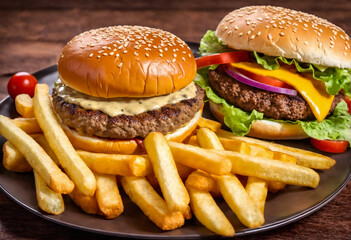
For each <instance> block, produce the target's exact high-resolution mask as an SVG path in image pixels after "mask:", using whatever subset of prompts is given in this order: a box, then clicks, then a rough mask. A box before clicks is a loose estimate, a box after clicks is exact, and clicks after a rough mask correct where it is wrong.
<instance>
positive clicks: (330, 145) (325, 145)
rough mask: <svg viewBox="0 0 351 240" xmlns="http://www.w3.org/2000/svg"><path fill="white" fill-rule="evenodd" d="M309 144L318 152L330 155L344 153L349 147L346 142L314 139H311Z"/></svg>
mask: <svg viewBox="0 0 351 240" xmlns="http://www.w3.org/2000/svg"><path fill="white" fill-rule="evenodd" d="M311 144H312V145H313V146H314V147H315V148H317V149H319V150H322V151H324V152H330V153H342V152H345V151H346V149H347V147H348V145H349V143H348V141H336V140H327V139H325V140H318V139H315V138H311Z"/></svg>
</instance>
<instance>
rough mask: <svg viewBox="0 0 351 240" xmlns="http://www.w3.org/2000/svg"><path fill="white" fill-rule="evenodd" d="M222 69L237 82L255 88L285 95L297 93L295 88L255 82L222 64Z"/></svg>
mask: <svg viewBox="0 0 351 240" xmlns="http://www.w3.org/2000/svg"><path fill="white" fill-rule="evenodd" d="M224 70H225V72H226V73H227V74H228V75H229V76H231V77H233V78H235V79H236V80H238V81H239V82H242V83H244V84H246V85H249V86H251V87H255V88H260V89H263V90H266V91H270V92H276V93H281V94H287V95H293V96H296V95H297V91H296V90H295V89H289V88H281V87H274V86H271V85H267V84H264V83H261V82H257V81H255V80H253V79H251V78H249V77H246V76H245V75H243V74H241V73H239V72H238V71H236V70H235V69H233V68H231V67H229V66H227V65H225V66H224Z"/></svg>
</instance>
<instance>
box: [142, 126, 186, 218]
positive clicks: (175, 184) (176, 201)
mask: <svg viewBox="0 0 351 240" xmlns="http://www.w3.org/2000/svg"><path fill="white" fill-rule="evenodd" d="M144 146H145V149H146V152H147V153H148V155H149V158H150V161H151V163H152V167H153V170H154V173H155V176H156V178H157V180H158V183H159V185H160V188H161V191H162V193H163V197H164V199H165V201H166V203H167V206H168V207H169V209H170V210H171V211H172V212H175V211H180V212H182V213H183V212H185V210H186V208H187V206H188V205H189V202H190V198H189V194H188V192H187V191H186V188H185V186H184V184H183V182H182V180H181V178H180V177H179V174H178V171H177V167H176V165H175V162H174V159H173V156H172V153H171V150H170V149H169V146H168V143H167V140H166V138H165V137H164V136H163V134H161V133H156V132H152V133H149V134H148V135H147V136H146V138H145V141H144Z"/></svg>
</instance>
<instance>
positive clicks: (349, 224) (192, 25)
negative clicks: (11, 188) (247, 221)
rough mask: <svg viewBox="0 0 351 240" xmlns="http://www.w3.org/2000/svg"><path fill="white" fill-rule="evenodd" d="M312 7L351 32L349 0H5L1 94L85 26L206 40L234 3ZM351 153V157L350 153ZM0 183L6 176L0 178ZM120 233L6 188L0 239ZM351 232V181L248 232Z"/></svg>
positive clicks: (321, 235) (287, 235) (339, 235)
mask: <svg viewBox="0 0 351 240" xmlns="http://www.w3.org/2000/svg"><path fill="white" fill-rule="evenodd" d="M262 3H265V4H270V5H277V6H283V7H288V8H292V9H296V10H301V11H305V12H308V13H312V14H315V15H317V16H320V17H323V18H326V19H328V20H329V21H331V22H333V23H335V24H337V25H338V26H340V27H341V28H343V29H344V30H345V31H346V33H347V34H348V35H351V24H350V23H351V2H350V1H349V0H340V1H331V0H319V1H309V0H295V1H284V2H283V1H249V0H236V1H225V0H216V1H208V0H196V1H185V0H184V1H183V0H178V1H168V0H155V1H142V0H134V1H128V0H124V1H108V0H100V1H84V0H79V1H70V0H62V1H59V0H56V1H44V0H41V1H26V0H20V1H10V0H2V1H0V100H1V99H3V98H5V97H6V96H7V91H6V84H7V81H8V79H9V78H10V76H11V75H12V74H13V73H15V72H18V71H27V72H31V73H33V72H36V71H38V70H40V69H43V68H46V67H49V66H52V65H54V64H55V63H56V61H57V57H58V55H59V53H60V51H61V49H62V48H63V47H64V45H65V44H66V42H67V41H69V40H70V39H71V38H72V37H74V36H75V35H77V34H78V33H81V32H83V31H85V30H89V29H92V28H97V27H103V26H109V25H121V24H128V25H144V26H150V27H157V28H161V29H164V30H168V31H170V32H173V33H174V34H176V35H177V36H179V37H181V38H182V39H184V40H186V41H194V42H199V40H200V39H201V37H202V35H203V34H204V33H205V31H206V30H207V29H215V28H216V26H217V24H218V22H219V21H220V20H221V19H222V18H223V17H224V16H225V15H226V14H227V13H228V12H230V11H232V10H234V9H236V8H239V7H242V6H246V5H257V4H262ZM350 160H351V159H350ZM0 184H1V183H0ZM77 238H79V239H117V238H114V237H106V236H102V235H97V234H92V233H88V232H83V231H79V230H74V229H70V228H66V227H63V226H60V225H57V224H54V223H51V222H49V221H46V220H43V219H41V218H40V217H37V216H35V215H33V214H32V213H30V212H28V211H27V210H24V209H23V208H22V207H20V206H19V205H17V204H16V203H14V202H13V201H12V200H10V199H9V198H8V197H7V196H6V195H5V194H4V193H2V192H1V193H0V239H77ZM256 238H259V239H351V182H349V183H348V184H347V186H346V187H345V188H344V189H343V191H342V192H341V193H340V194H339V195H338V196H337V197H335V199H333V200H332V201H331V202H330V203H328V204H327V205H326V206H324V207H323V208H321V209H320V210H318V211H317V212H315V213H314V214H312V215H310V216H308V217H306V218H304V219H302V220H300V221H298V222H295V223H292V224H290V225H287V226H285V227H282V228H279V229H277V230H271V231H269V232H265V233H262V234H259V235H254V236H247V237H242V238H241V239H256Z"/></svg>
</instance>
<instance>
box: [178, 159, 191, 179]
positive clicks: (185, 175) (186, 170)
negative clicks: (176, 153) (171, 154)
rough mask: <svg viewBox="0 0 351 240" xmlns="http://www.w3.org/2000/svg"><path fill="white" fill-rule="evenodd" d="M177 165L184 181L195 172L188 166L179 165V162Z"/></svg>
mask: <svg viewBox="0 0 351 240" xmlns="http://www.w3.org/2000/svg"><path fill="white" fill-rule="evenodd" d="M175 164H176V167H177V170H178V174H179V177H180V178H181V179H182V180H185V179H187V178H188V176H189V174H190V173H192V172H193V171H194V169H193V168H190V167H187V166H185V165H183V164H180V163H177V162H176V163H175Z"/></svg>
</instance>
